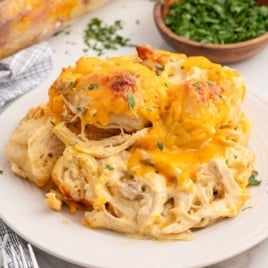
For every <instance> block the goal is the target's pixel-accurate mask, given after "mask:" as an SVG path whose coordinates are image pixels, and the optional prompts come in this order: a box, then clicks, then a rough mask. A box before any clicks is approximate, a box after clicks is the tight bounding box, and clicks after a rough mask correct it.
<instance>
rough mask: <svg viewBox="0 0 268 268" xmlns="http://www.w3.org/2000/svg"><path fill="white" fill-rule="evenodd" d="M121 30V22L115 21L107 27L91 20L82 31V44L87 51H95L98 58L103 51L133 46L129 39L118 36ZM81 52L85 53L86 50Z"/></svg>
mask: <svg viewBox="0 0 268 268" xmlns="http://www.w3.org/2000/svg"><path fill="white" fill-rule="evenodd" d="M122 29H123V24H122V21H121V20H116V21H114V23H113V24H111V25H108V24H106V23H105V22H104V21H102V20H100V19H99V18H93V19H92V20H91V21H90V22H89V23H88V24H87V28H86V29H85V30H84V43H85V45H86V46H87V48H88V49H92V50H94V51H96V52H97V54H98V56H100V55H102V54H103V52H104V51H105V50H116V49H118V48H119V47H133V46H135V45H134V44H132V43H131V41H130V39H129V38H125V37H123V36H122V35H120V34H119V31H120V30H122ZM83 51H84V52H87V50H86V49H84V50H83Z"/></svg>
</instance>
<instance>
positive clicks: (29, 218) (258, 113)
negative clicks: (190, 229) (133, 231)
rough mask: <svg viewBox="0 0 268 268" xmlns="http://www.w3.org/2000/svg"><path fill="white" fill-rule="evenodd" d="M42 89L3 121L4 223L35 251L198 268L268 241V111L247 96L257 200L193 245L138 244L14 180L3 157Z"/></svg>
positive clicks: (88, 260) (98, 261)
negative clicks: (58, 208)
mask: <svg viewBox="0 0 268 268" xmlns="http://www.w3.org/2000/svg"><path fill="white" fill-rule="evenodd" d="M46 95H47V87H46V86H45V85H42V86H40V87H39V88H37V89H36V90H34V91H31V92H30V93H28V94H26V95H25V96H23V97H21V98H20V99H18V100H17V101H16V102H14V103H13V104H12V105H11V106H10V107H9V108H8V109H7V110H6V111H5V112H4V113H3V114H2V115H1V116H0V126H1V139H0V152H1V155H0V169H2V170H3V174H2V175H0V204H1V205H0V217H1V218H2V219H3V220H4V221H5V222H6V223H7V224H8V225H9V226H10V227H11V228H12V229H14V230H15V231H16V232H17V233H18V234H19V235H21V236H22V237H23V238H25V239H26V240H28V241H30V242H31V243H32V244H33V245H35V246H36V247H38V248H40V249H42V250H44V251H46V252H48V253H50V254H52V255H54V256H57V257H59V258H62V259H65V260H67V261H70V262H72V263H75V264H80V265H84V266H89V265H94V266H101V267H117V268H120V267H125V265H126V263H127V264H128V266H129V267H169V268H170V267H177V268H178V267H183V268H185V267H196V266H204V265H208V264H212V263H215V262H218V261H221V260H224V259H227V258H229V257H231V256H234V255H236V254H238V253H240V252H242V251H245V250H247V249H248V248H250V247H252V246H254V245H256V244H257V243H259V242H260V241H262V240H263V239H265V238H266V237H267V236H268V206H267V204H268V193H267V187H268V186H267V179H268V165H267V155H268V140H267V133H268V125H267V121H266V120H267V117H268V105H267V103H264V102H263V101H262V100H260V99H258V98H257V97H255V96H254V95H252V94H250V93H248V95H247V98H246V100H245V103H244V110H245V111H246V113H247V114H248V116H249V117H250V118H251V120H252V122H253V133H252V137H251V142H250V147H251V148H252V150H254V151H255V152H256V154H257V166H256V169H257V170H258V171H259V178H260V179H262V183H261V185H260V186H258V187H253V188H252V194H253V198H252V199H251V200H250V201H249V202H248V203H247V205H246V207H250V208H248V209H245V210H244V211H242V212H241V213H240V215H239V216H238V217H236V218H234V219H230V220H225V221H222V222H220V223H218V224H215V225H213V226H211V227H208V228H205V229H203V230H201V231H198V232H196V238H195V239H194V240H193V241H190V242H185V241H173V242H157V241H152V240H138V239H133V238H128V237H126V236H124V235H119V234H115V233H112V232H108V231H98V230H91V229H88V228H86V227H84V226H82V225H81V223H80V221H79V219H80V216H81V215H76V216H72V215H69V214H68V212H67V211H62V212H53V211H51V210H50V209H49V208H48V207H47V206H46V205H45V204H44V201H43V199H44V196H43V193H42V192H41V191H40V190H39V189H37V188H36V187H34V186H33V185H32V184H30V183H29V182H28V181H26V180H23V179H21V178H18V177H16V176H14V175H13V174H12V173H11V172H10V170H9V166H8V163H7V161H6V160H5V159H4V157H3V153H2V152H3V148H4V146H5V144H6V141H7V139H8V137H9V136H10V134H11V132H12V130H13V129H14V127H15V126H16V124H17V122H18V120H19V119H20V118H21V116H22V115H23V114H25V113H26V111H27V110H28V108H29V107H32V106H34V105H37V104H39V103H44V102H45V101H46V100H47V96H46Z"/></svg>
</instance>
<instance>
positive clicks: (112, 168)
mask: <svg viewBox="0 0 268 268" xmlns="http://www.w3.org/2000/svg"><path fill="white" fill-rule="evenodd" d="M105 168H106V169H108V170H114V167H113V166H111V165H110V164H106V165H105Z"/></svg>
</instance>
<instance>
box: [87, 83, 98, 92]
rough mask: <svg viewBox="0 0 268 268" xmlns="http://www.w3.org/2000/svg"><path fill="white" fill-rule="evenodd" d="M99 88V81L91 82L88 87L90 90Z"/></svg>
mask: <svg viewBox="0 0 268 268" xmlns="http://www.w3.org/2000/svg"><path fill="white" fill-rule="evenodd" d="M97 88H99V84H97V83H93V84H90V85H89V86H88V87H87V89H88V90H93V89H97Z"/></svg>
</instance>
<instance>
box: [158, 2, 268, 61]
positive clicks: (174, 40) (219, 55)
mask: <svg viewBox="0 0 268 268" xmlns="http://www.w3.org/2000/svg"><path fill="white" fill-rule="evenodd" d="M267 2H268V1H266V0H265V1H264V0H263V2H262V4H265V5H268V4H267ZM153 15H154V21H155V24H156V27H157V29H158V31H159V33H160V35H161V36H162V38H163V39H164V40H165V41H166V42H167V43H168V44H169V45H170V46H171V47H172V48H174V49H175V51H177V52H179V53H184V54H186V55H187V56H205V57H207V58H208V59H209V60H211V61H213V62H216V63H220V64H227V63H233V62H238V61H242V60H245V59H248V58H250V57H252V56H254V55H255V54H257V53H258V52H259V51H261V50H262V49H264V48H265V46H266V45H267V44H268V32H266V33H265V34H263V35H261V36H259V37H256V38H254V39H250V40H247V41H243V42H238V43H232V44H204V43H199V42H196V41H191V40H189V39H186V38H184V37H181V36H179V35H177V34H175V33H174V32H172V31H171V30H170V29H169V28H168V27H167V26H166V25H165V23H164V20H163V6H162V4H161V3H160V2H156V3H155V6H154V10H153Z"/></svg>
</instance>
